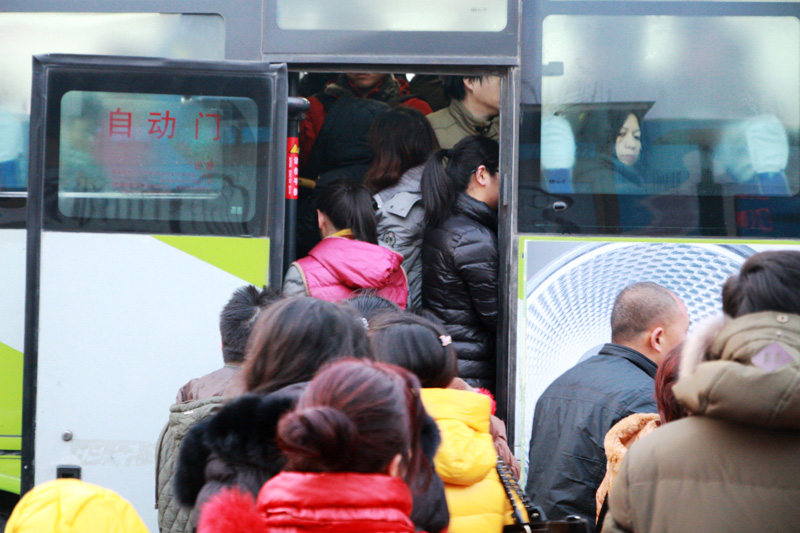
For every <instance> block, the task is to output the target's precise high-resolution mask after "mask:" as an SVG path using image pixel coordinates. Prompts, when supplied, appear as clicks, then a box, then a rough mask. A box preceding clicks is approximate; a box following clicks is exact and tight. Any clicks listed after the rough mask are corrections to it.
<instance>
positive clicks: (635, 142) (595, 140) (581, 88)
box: [520, 15, 800, 235]
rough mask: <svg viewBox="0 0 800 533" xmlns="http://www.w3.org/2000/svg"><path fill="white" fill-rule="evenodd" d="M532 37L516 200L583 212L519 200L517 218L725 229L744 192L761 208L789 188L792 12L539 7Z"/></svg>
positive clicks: (794, 50)
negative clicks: (535, 47) (533, 95)
mask: <svg viewBox="0 0 800 533" xmlns="http://www.w3.org/2000/svg"><path fill="white" fill-rule="evenodd" d="M542 35H543V47H542V59H543V64H544V65H545V68H544V69H543V77H542V92H541V94H542V99H541V106H527V109H526V108H525V106H523V117H522V122H523V132H522V133H521V140H520V143H521V153H522V155H523V157H524V156H525V154H526V153H527V152H530V149H528V150H527V152H526V149H525V147H526V146H531V145H534V144H535V145H539V146H541V150H542V151H541V154H540V158H539V160H538V161H536V160H535V159H536V154H532V153H528V161H527V162H524V161H523V163H522V164H521V168H522V170H523V172H522V173H521V189H527V191H528V196H529V197H528V198H523V199H522V202H523V206H522V207H524V204H525V203H526V202H528V203H531V202H532V203H533V204H534V207H536V205H543V206H545V207H544V209H545V211H547V209H549V206H551V205H552V204H553V202H557V201H562V202H564V203H565V204H567V205H568V207H572V206H574V205H585V207H586V209H579V210H573V212H576V211H580V216H578V215H575V216H573V217H572V218H570V213H569V211H570V210H569V209H567V211H566V212H563V213H560V214H556V213H549V212H548V213H549V214H548V216H549V219H548V220H547V221H544V222H545V224H540V223H538V222H536V220H535V219H536V218H540V219H544V218H545V217H544V216H543V215H542V213H541V212H538V213H537V212H536V209H534V210H533V211H531V210H528V211H527V213H528V214H527V215H526V214H524V213H525V210H524V209H520V213H523V214H522V215H521V220H520V226H521V227H525V226H528V227H530V226H531V222H533V231H540V230H539V229H538V228H539V227H543V226H545V225H546V226H547V227H548V228H550V230H553V228H554V227H556V228H557V227H560V228H561V230H564V229H565V228H567V227H570V228H571V230H574V229H575V228H576V227H577V228H578V229H579V231H581V232H585V231H588V232H599V233H639V232H647V233H652V232H657V233H665V234H676V235H680V234H704V235H711V234H729V233H732V232H733V230H732V227H733V225H734V221H735V220H739V219H742V218H743V217H742V216H740V215H739V214H738V211H740V209H739V206H740V204H742V202H743V201H744V199H745V198H753V197H758V198H762V199H765V201H768V202H771V203H772V204H774V205H773V209H772V211H771V212H772V214H773V215H774V214H776V211H775V209H776V208H775V206H777V205H782V204H783V203H785V202H786V201H788V200H790V199H791V197H793V196H795V195H797V194H798V192H800V142H799V141H798V134H799V133H800V68H799V67H798V57H800V22H799V21H798V20H797V18H795V17H716V18H710V17H667V16H640V17H614V16H609V17H604V16H567V15H551V16H548V17H547V18H545V20H544V26H543V33H542ZM526 111H527V112H526ZM526 119H527V122H528V124H527V126H526V124H525V123H526ZM533 123H535V124H541V129H540V130H539V131H536V132H533V131H531V128H536V126H535V125H533ZM567 125H568V126H569V131H567V130H566V129H565V128H566V126H567ZM526 128H527V129H526ZM525 135H528V137H529V138H528V139H525ZM531 137H533V138H534V141H533V142H531ZM545 150H547V153H545ZM532 165H533V166H532ZM559 165H560V166H561V167H564V168H556V167H559ZM537 167H538V168H537ZM531 191H533V192H531ZM537 191H538V192H537ZM564 195H567V196H568V198H566V199H565V198H563V197H564ZM531 196H532V197H533V198H531ZM559 198H560V200H559ZM590 198H591V199H590ZM745 203H747V202H745ZM762 207H763V206H762ZM756 209H757V207H756ZM524 217H527V223H526V221H524V220H523V218H524ZM559 217H560V219H559V220H561V222H560V223H554V220H556V219H558V218H559ZM737 217H738V218H737ZM787 220H788V219H787ZM539 222H541V221H539ZM787 223H788V222H787ZM736 224H737V225H738V223H736ZM779 225H780V224H779ZM738 226H739V229H738V230H737V232H738V233H740V234H741V230H742V228H741V225H738ZM765 227H766V226H765ZM556 231H558V229H556ZM773 235H774V234H773Z"/></svg>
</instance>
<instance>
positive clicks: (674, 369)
mask: <svg viewBox="0 0 800 533" xmlns="http://www.w3.org/2000/svg"><path fill="white" fill-rule="evenodd" d="M682 351H683V343H680V344H677V345H675V346H673V347H672V349H671V350H669V351H668V352H667V354H666V355H665V356H664V358H663V359H662V360H661V362H660V363H659V364H658V370H656V377H655V390H656V405H657V406H658V414H659V416H660V417H661V423H662V424H666V423H668V422H672V421H673V420H678V419H679V418H683V417H685V416H686V415H687V413H686V409H684V408H683V406H682V405H681V404H680V403H678V400H677V399H676V398H675V395H674V394H673V393H672V386H673V385H674V384H675V382H676V381H678V370H679V369H680V366H681V352H682Z"/></svg>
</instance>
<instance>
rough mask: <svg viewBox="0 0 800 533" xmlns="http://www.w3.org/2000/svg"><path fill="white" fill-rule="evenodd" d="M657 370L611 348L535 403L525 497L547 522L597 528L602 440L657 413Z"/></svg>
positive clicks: (630, 353) (640, 357)
mask: <svg viewBox="0 0 800 533" xmlns="http://www.w3.org/2000/svg"><path fill="white" fill-rule="evenodd" d="M656 369H657V366H656V364H655V363H654V362H653V361H652V360H650V359H648V358H647V357H645V356H644V355H642V354H640V353H639V352H637V351H635V350H632V349H630V348H627V347H625V346H620V345H618V344H610V343H609V344H606V345H604V346H603V347H602V348H601V349H600V352H599V353H598V354H597V355H595V356H593V357H590V358H589V359H587V360H585V361H583V362H581V363H579V364H577V365H575V366H574V367H572V368H571V369H569V370H567V371H566V372H564V373H563V374H562V375H561V376H559V377H558V378H557V379H556V380H555V381H554V382H553V383H552V384H551V385H550V386H549V387H548V388H547V390H545V392H544V394H542V396H541V397H540V398H539V401H538V402H536V410H535V412H534V417H533V432H532V433H531V446H530V455H529V457H530V463H529V467H528V483H527V485H526V487H525V490H526V492H527V493H528V496H530V497H531V499H532V500H533V502H534V503H535V504H536V505H540V506H541V507H542V509H544V512H545V514H546V515H547V517H548V518H549V519H551V520H561V519H563V518H564V517H566V516H568V515H579V516H580V517H582V518H585V519H586V521H587V522H588V523H589V524H594V520H595V510H596V504H595V492H596V491H597V487H599V486H600V483H601V481H602V480H603V476H605V473H606V456H605V450H604V448H603V439H604V438H605V436H606V433H608V431H609V430H610V429H611V426H613V425H614V424H616V423H617V422H619V421H620V420H622V419H623V418H625V417H626V416H628V415H631V414H633V413H655V412H657V411H658V409H657V408H656V402H655V397H654V378H655V375H656ZM592 530H594V527H593V526H592Z"/></svg>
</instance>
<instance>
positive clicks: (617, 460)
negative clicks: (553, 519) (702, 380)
mask: <svg viewBox="0 0 800 533" xmlns="http://www.w3.org/2000/svg"><path fill="white" fill-rule="evenodd" d="M682 349H683V343H681V344H677V345H675V346H674V347H673V348H672V349H671V350H670V351H669V352H668V353H667V355H665V356H664V359H663V360H662V361H661V362H660V363H659V364H658V370H656V377H655V388H656V390H655V398H656V405H657V406H658V413H634V414H632V415H630V416H627V417H625V418H623V419H622V420H620V421H619V422H617V423H616V424H614V426H613V427H612V428H611V429H610V430H609V432H608V433H606V437H605V439H603V447H604V448H605V450H606V459H607V464H606V476H605V477H604V478H603V481H602V483H600V487H599V488H598V489H597V493H596V495H595V499H596V501H597V531H598V532H599V531H601V530H602V527H603V520H604V519H605V516H606V514H607V512H608V493H609V491H610V490H611V487H612V486H613V485H614V480H615V479H616V477H617V474H618V473H619V468H620V466H621V465H622V459H624V458H625V455H626V454H627V453H628V450H629V449H630V447H631V446H633V444H634V443H636V442H638V441H639V440H641V439H643V438H644V437H646V436H647V435H649V434H651V433H652V432H653V431H655V430H656V429H657V428H659V427H661V426H662V425H663V424H667V423H669V422H672V421H673V420H678V419H679V418H683V417H684V416H686V410H685V409H684V408H683V407H681V406H680V404H679V403H678V400H676V399H675V395H674V394H672V386H673V385H674V384H675V382H676V381H678V367H679V366H680V362H681V350H682Z"/></svg>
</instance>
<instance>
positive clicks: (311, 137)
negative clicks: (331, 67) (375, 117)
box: [300, 72, 431, 177]
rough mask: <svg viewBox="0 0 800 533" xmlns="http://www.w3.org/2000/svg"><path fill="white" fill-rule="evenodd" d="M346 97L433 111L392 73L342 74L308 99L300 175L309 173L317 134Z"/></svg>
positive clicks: (302, 138)
mask: <svg viewBox="0 0 800 533" xmlns="http://www.w3.org/2000/svg"><path fill="white" fill-rule="evenodd" d="M342 98H366V99H368V100H376V101H378V102H385V103H387V104H389V105H390V106H391V107H396V106H399V105H403V106H406V107H412V108H414V109H416V110H418V111H420V112H422V113H423V114H425V115H427V114H429V113H430V112H431V106H429V105H428V104H427V102H425V100H422V99H420V98H417V97H415V96H414V95H413V94H411V90H410V89H409V87H408V82H407V81H405V80H403V79H400V78H396V77H395V76H393V75H392V74H383V73H378V72H348V73H347V74H340V75H339V77H338V78H337V79H336V81H334V82H333V83H329V84H328V85H327V86H326V87H325V89H324V90H323V91H322V92H321V93H318V94H315V95H314V96H312V97H311V98H309V99H308V101H309V102H310V104H311V107H310V108H309V110H308V113H306V119H305V120H304V121H303V122H302V123H301V124H300V175H301V176H303V177H305V174H304V170H305V165H306V162H307V161H308V160H309V157H310V156H311V152H312V150H313V148H314V144H315V141H316V140H317V136H318V135H319V133H320V130H321V129H322V126H323V124H324V123H325V120H326V118H327V114H328V110H329V109H330V108H331V106H332V105H333V103H335V102H336V101H338V100H340V99H342Z"/></svg>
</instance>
